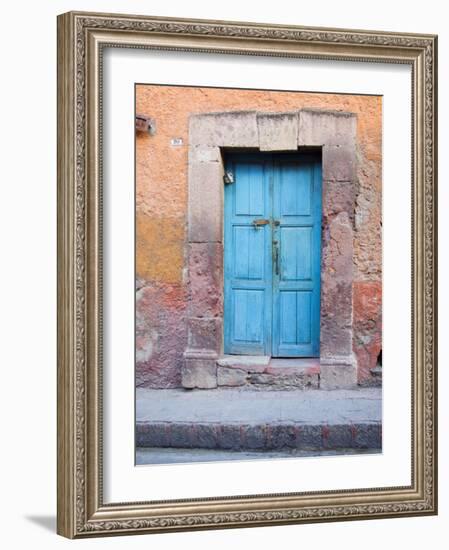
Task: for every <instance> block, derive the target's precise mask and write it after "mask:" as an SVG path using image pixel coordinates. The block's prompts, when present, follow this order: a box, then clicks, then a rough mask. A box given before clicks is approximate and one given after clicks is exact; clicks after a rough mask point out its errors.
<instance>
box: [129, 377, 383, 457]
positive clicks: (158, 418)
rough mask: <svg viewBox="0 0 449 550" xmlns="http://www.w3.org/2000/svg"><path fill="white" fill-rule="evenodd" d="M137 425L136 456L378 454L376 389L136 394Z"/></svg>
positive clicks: (379, 393) (378, 391)
mask: <svg viewBox="0 0 449 550" xmlns="http://www.w3.org/2000/svg"><path fill="white" fill-rule="evenodd" d="M136 421H137V423H136V445H137V447H139V448H150V447H151V448H159V449H161V448H174V449H186V448H187V449H212V450H215V451H220V450H221V451H232V452H279V451H282V452H289V453H291V452H292V450H294V451H295V452H303V451H304V452H308V453H310V452H318V453H322V452H324V451H326V452H327V451H332V450H334V451H337V450H343V449H359V450H361V449H364V450H367V449H377V450H380V449H381V446H382V445H381V440H382V389H381V388H357V389H353V390H332V391H324V390H306V391H304V390H290V391H276V390H259V391H255V390H251V389H247V388H242V389H240V388H239V389H214V390H184V389H172V390H150V389H142V388H139V389H137V392H136ZM217 460H219V459H217Z"/></svg>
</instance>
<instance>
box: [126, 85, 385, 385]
mask: <svg viewBox="0 0 449 550" xmlns="http://www.w3.org/2000/svg"><path fill="white" fill-rule="evenodd" d="M306 107H309V108H318V109H332V110H343V111H349V112H352V113H355V114H356V115H357V144H358V167H357V183H358V188H357V198H356V211H355V216H354V224H355V241H354V281H355V282H354V334H355V336H354V351H355V353H356V355H357V358H358V359H359V380H360V381H362V382H363V381H369V379H370V376H371V375H370V369H371V368H372V367H373V366H375V360H376V358H377V355H378V352H379V350H380V347H381V185H382V184H381V152H382V115H381V113H382V100H381V98H380V97H378V96H353V95H341V94H320V93H300V92H283V91H265V90H238V89H221V88H190V87H175V86H154V85H138V86H136V112H137V113H140V114H144V115H146V116H148V117H151V118H152V119H153V120H155V122H156V132H155V135H149V134H145V133H143V132H139V133H137V136H136V277H137V288H138V290H137V324H136V325H137V335H136V339H137V383H138V384H139V385H149V386H154V387H174V386H179V385H180V369H181V364H182V353H183V351H184V349H185V344H186V327H185V308H186V302H187V299H188V296H187V287H186V265H185V245H186V214H187V162H188V145H189V142H188V139H189V136H188V127H189V116H190V115H191V114H193V113H204V112H216V111H239V110H257V111H269V112H276V111H293V110H299V109H302V108H306ZM173 138H181V139H182V145H181V146H174V145H172V144H171V140H172V139H173ZM365 309H369V311H370V314H369V318H367V317H366V315H365V314H364V310H365Z"/></svg>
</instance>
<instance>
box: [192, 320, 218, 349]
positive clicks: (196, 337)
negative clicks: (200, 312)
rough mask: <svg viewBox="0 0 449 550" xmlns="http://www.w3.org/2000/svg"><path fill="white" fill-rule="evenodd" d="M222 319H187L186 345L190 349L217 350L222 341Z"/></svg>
mask: <svg viewBox="0 0 449 550" xmlns="http://www.w3.org/2000/svg"><path fill="white" fill-rule="evenodd" d="M222 327H223V322H222V319H220V318H217V317H213V318H207V317H200V318H196V317H191V318H189V319H187V345H188V347H189V349H190V350H194V349H198V350H211V351H215V352H217V353H218V352H219V351H220V349H221V343H222V338H223V337H222Z"/></svg>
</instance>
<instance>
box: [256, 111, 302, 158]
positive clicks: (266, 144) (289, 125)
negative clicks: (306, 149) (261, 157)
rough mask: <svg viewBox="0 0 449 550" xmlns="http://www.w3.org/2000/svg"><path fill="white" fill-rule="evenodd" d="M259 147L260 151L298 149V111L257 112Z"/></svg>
mask: <svg viewBox="0 0 449 550" xmlns="http://www.w3.org/2000/svg"><path fill="white" fill-rule="evenodd" d="M257 128H258V132H259V149H260V150H261V151H296V150H297V149H298V143H297V136H298V113H297V112H296V111H295V112H292V113H258V114H257Z"/></svg>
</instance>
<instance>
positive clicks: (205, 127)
mask: <svg viewBox="0 0 449 550" xmlns="http://www.w3.org/2000/svg"><path fill="white" fill-rule="evenodd" d="M356 123H357V118H356V115H355V114H354V113H349V112H343V111H327V110H315V109H302V110H300V111H293V112H280V113H267V112H261V111H229V112H218V113H203V114H197V115H192V116H191V117H190V126H189V167H188V180H189V181H188V213H187V240H188V242H187V258H186V260H187V267H188V285H189V301H188V306H187V331H188V338H187V348H186V350H185V352H184V362H183V367H182V385H183V387H185V388H203V389H210V388H215V387H217V359H218V358H219V357H220V355H221V354H222V353H223V294H224V290H223V282H224V281H223V252H224V247H223V218H224V192H223V190H224V180H223V177H224V166H223V158H222V150H224V149H236V148H239V149H251V150H258V151H270V152H282V151H296V150H298V148H300V147H319V148H321V152H322V194H323V195H322V238H321V247H322V253H321V305H320V308H321V315H320V317H321V320H320V387H321V388H323V389H332V388H347V387H352V386H354V385H355V384H356V380H357V365H356V360H355V357H354V355H353V352H352V334H353V326H352V322H353V314H352V291H353V290H352V287H353V221H354V209H355V187H356V175H355V174H356V169H355V168H356Z"/></svg>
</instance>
